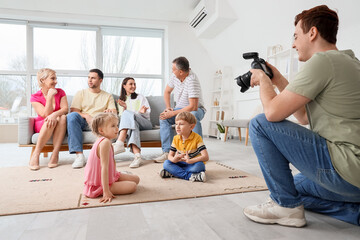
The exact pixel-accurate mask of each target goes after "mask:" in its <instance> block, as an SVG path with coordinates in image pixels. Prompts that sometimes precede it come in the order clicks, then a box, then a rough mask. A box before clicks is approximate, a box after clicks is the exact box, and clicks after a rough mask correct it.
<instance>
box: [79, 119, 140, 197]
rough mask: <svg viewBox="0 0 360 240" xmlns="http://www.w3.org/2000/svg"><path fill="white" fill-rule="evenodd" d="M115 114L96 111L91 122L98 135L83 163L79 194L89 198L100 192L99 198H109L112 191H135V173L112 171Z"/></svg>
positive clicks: (121, 192)
mask: <svg viewBox="0 0 360 240" xmlns="http://www.w3.org/2000/svg"><path fill="white" fill-rule="evenodd" d="M118 122H119V119H118V117H117V116H116V115H115V114H113V113H100V114H98V115H96V116H95V117H94V118H93V120H92V124H91V128H92V131H93V133H94V134H96V135H97V136H98V139H97V140H96V142H95V143H94V145H93V147H92V148H91V151H90V155H89V158H88V161H87V164H86V166H85V187H84V191H83V194H84V195H85V196H87V197H90V198H96V197H98V196H101V195H102V198H101V199H100V202H103V203H106V202H111V200H112V199H113V198H115V196H114V195H116V194H130V193H133V192H135V191H136V187H137V184H138V183H139V181H140V178H139V177H138V176H136V175H132V174H125V173H119V172H118V171H116V164H115V159H114V150H113V147H112V145H111V140H112V139H115V138H117V134H118V132H119V128H118Z"/></svg>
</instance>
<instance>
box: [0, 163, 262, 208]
mask: <svg viewBox="0 0 360 240" xmlns="http://www.w3.org/2000/svg"><path fill="white" fill-rule="evenodd" d="M129 163H130V162H119V163H117V170H118V171H130V172H132V173H134V174H136V175H138V176H139V177H140V184H139V186H138V189H137V191H136V192H135V193H134V194H131V195H122V196H117V197H116V198H115V199H113V201H112V202H111V203H106V204H103V203H99V198H97V199H89V198H87V197H85V196H83V195H82V190H83V182H84V179H83V178H84V169H72V168H71V165H70V164H69V165H61V166H59V167H57V168H54V169H49V168H47V167H42V168H41V169H40V170H39V171H35V172H34V171H30V170H29V169H28V168H27V167H11V168H0V192H1V197H0V215H11V214H22V213H34V212H46V211H56V210H67V209H77V208H88V207H99V206H109V205H120V204H130V203H144V202H154V201H165V200H174V199H184V198H197V197H205V196H214V195H222V194H231V193H240V192H250V191H259V190H265V189H267V188H266V184H265V182H264V180H263V179H261V178H258V177H255V176H252V175H249V174H247V173H245V172H242V171H240V170H235V169H233V168H229V167H227V166H225V165H222V164H220V163H217V162H214V161H209V162H208V163H207V164H206V178H207V181H206V182H205V183H201V182H189V181H185V180H181V179H177V178H168V179H162V178H160V177H159V172H160V170H161V169H162V164H156V163H153V162H152V161H148V162H147V163H145V164H144V165H143V166H141V167H140V168H137V169H130V168H128V165H129Z"/></svg>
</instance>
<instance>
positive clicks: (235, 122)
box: [222, 119, 250, 128]
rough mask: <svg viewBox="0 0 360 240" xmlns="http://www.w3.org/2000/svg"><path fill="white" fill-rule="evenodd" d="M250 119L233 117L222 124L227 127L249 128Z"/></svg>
mask: <svg viewBox="0 0 360 240" xmlns="http://www.w3.org/2000/svg"><path fill="white" fill-rule="evenodd" d="M249 123H250V119H232V120H224V121H223V122H222V125H224V126H225V127H240V128H247V127H249Z"/></svg>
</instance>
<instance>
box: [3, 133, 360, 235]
mask: <svg viewBox="0 0 360 240" xmlns="http://www.w3.org/2000/svg"><path fill="white" fill-rule="evenodd" d="M204 141H205V144H206V146H207V148H208V150H209V154H210V158H211V159H212V160H217V161H221V162H222V163H224V164H227V165H229V166H231V167H234V168H238V169H241V170H244V171H247V172H249V173H252V174H255V175H257V176H261V171H260V168H259V166H258V163H257V160H256V156H255V154H254V152H253V150H252V147H251V144H250V146H247V147H246V146H244V141H242V142H241V143H240V142H239V140H230V141H227V142H226V143H224V142H221V141H220V140H216V139H209V138H205V139H204ZM30 151H31V150H30V149H28V148H18V147H17V145H16V144H0V167H8V166H26V165H27V163H28V156H29V154H30ZM159 153H161V150H160V149H159V148H146V149H144V150H143V152H142V154H143V156H144V158H145V159H147V160H151V159H153V158H154V157H155V156H157V155H158V154H159ZM85 155H88V151H86V152H85ZM72 157H73V156H70V155H69V154H68V153H61V155H60V163H61V164H71V163H72ZM129 159H132V155H131V154H130V153H123V154H120V155H118V156H117V157H116V160H117V161H121V160H129ZM47 161H48V159H42V160H41V165H46V164H47ZM154 164H155V163H154ZM294 172H296V170H294ZM0 184H6V183H0ZM195 184H196V183H195ZM1 194H6V193H1ZM267 196H268V191H263V192H254V193H242V194H232V195H223V196H215V197H206V198H196V199H185V200H176V201H165V202H154V203H144V204H132V205H125V206H112V207H103V208H91V209H80V210H70V211H58V212H46V213H36V214H23V215H14V216H4V217H0V239H6V240H10V239H46V240H48V239H66V240H70V239H76V240H80V239H146V240H148V239H156V240H158V239H186V240H189V239H207V240H210V239H254V240H264V239H269V240H270V239H274V240H285V239H291V240H295V239H299V240H300V239H301V240H311V239H314V240H315V239H316V240H318V239H326V240H332V239H334V240H335V239H336V240H338V239H360V237H359V236H360V228H359V227H357V226H354V225H351V224H347V223H344V222H341V221H338V220H336V219H332V218H329V217H326V216H323V215H320V214H316V213H312V212H308V211H307V212H306V218H307V222H308V225H307V227H305V228H300V229H295V228H289V227H282V226H278V225H262V224H257V223H254V222H251V221H250V220H248V219H247V218H246V217H245V216H244V215H243V213H242V211H243V208H244V207H246V206H248V205H252V204H258V203H262V202H264V200H266V198H267ZM24 198H26V196H24Z"/></svg>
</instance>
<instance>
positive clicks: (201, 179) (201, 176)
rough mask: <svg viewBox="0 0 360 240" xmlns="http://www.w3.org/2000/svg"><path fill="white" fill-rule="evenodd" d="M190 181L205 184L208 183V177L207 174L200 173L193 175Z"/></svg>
mask: <svg viewBox="0 0 360 240" xmlns="http://www.w3.org/2000/svg"><path fill="white" fill-rule="evenodd" d="M189 181H192V182H205V181H206V175H205V172H199V173H193V174H191V176H190V178H189Z"/></svg>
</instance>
